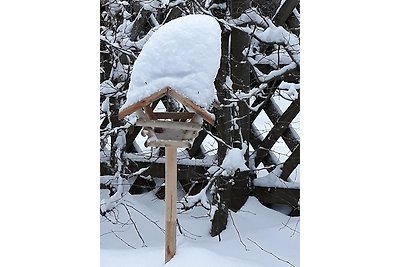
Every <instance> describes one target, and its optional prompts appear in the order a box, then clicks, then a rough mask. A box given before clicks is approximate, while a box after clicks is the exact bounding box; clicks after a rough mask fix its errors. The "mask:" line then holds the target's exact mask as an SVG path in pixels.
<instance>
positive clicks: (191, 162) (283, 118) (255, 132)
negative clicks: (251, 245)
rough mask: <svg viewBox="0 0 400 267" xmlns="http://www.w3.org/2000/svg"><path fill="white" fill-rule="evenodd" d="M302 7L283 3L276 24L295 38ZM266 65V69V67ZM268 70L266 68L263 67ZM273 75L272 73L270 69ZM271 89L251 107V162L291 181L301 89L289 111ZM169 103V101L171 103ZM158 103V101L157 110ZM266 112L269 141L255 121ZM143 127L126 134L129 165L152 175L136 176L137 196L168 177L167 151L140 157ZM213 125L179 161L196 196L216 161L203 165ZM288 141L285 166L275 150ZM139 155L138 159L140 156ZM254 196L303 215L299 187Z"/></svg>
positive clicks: (294, 77)
mask: <svg viewBox="0 0 400 267" xmlns="http://www.w3.org/2000/svg"><path fill="white" fill-rule="evenodd" d="M296 7H297V8H299V1H298V0H286V1H285V3H284V4H283V5H282V7H281V8H280V10H279V11H278V13H277V14H276V16H275V17H274V19H273V21H274V23H275V24H276V25H278V26H279V25H283V26H284V27H285V28H287V29H289V30H291V31H292V32H293V33H295V34H297V35H298V34H299V31H300V23H299V20H298V18H297V17H296V16H295V15H294V14H293V10H294V9H295V8H296ZM264 67H265V66H264ZM260 69H262V68H260ZM264 71H265V72H268V71H269V70H268V69H265V70H264ZM299 73H300V68H299V67H297V68H296V69H294V70H292V71H290V72H289V73H285V74H284V75H282V76H280V77H277V78H276V79H275V82H278V84H279V82H280V81H287V82H295V83H299V82H300V77H299ZM269 88H270V89H268V90H270V91H265V92H263V97H258V98H257V99H256V100H255V101H254V102H253V104H252V107H253V108H254V107H258V108H257V109H255V108H254V109H252V108H250V109H248V115H249V116H250V122H251V124H250V129H248V130H249V133H250V134H249V135H250V136H249V140H248V141H249V143H250V144H251V146H252V147H253V149H254V153H253V155H252V156H251V157H250V160H253V161H254V166H255V167H256V168H257V167H258V166H259V165H260V164H261V163H262V164H263V165H264V166H266V169H267V170H268V171H269V172H271V171H272V170H273V169H274V168H275V167H276V166H279V167H280V168H281V173H280V175H279V178H280V179H282V180H283V181H288V178H289V176H290V174H291V173H292V172H293V171H294V170H295V169H296V167H297V166H298V165H299V164H300V138H299V136H298V134H297V132H296V131H295V130H294V129H293V126H292V125H291V123H292V121H293V120H294V118H295V117H296V116H297V115H298V114H299V112H300V90H298V97H297V99H295V100H293V101H292V102H291V104H290V105H289V107H288V108H287V109H286V110H284V111H282V110H281V109H280V107H279V106H278V104H277V103H276V101H275V100H274V97H273V95H274V93H276V87H275V88H274V87H273V86H271V87H269ZM165 101H166V100H165ZM156 104H157V102H155V103H153V108H154V107H155V105H156ZM262 111H264V112H265V114H266V115H267V116H268V118H269V119H270V121H271V122H272V124H273V126H272V128H271V129H270V130H269V131H268V133H267V134H266V136H265V137H263V135H262V134H261V130H260V129H259V128H257V125H256V124H255V123H254V121H255V120H256V119H257V117H258V116H260V113H261V112H262ZM141 129H142V128H141V127H138V126H134V127H131V128H130V129H129V132H128V134H127V136H126V143H127V147H126V152H128V154H127V159H128V162H129V164H128V165H127V167H128V168H129V169H130V170H131V171H132V173H134V172H136V171H138V170H140V169H142V168H148V169H147V170H146V171H144V172H143V173H141V174H140V175H138V176H137V177H136V180H135V181H134V183H133V185H132V187H131V190H130V192H131V193H132V194H136V193H141V192H143V191H144V190H145V191H146V190H152V189H154V188H155V184H154V183H153V182H151V181H148V180H147V179H145V178H144V177H146V176H147V175H151V176H152V177H164V161H165V157H164V155H163V150H162V149H161V151H160V154H158V156H157V157H149V158H145V157H143V156H141V157H139V156H137V154H138V153H140V152H141V151H138V146H137V145H135V140H136V139H137V137H138V135H139V133H140V132H141ZM212 130H213V129H212V128H210V126H209V125H208V126H206V129H203V130H202V131H200V133H199V135H198V137H197V138H196V139H195V140H194V143H193V146H192V147H191V148H190V149H186V151H187V154H188V155H189V158H188V160H185V161H179V160H178V168H177V170H178V181H179V183H180V184H181V185H182V188H183V189H184V190H185V191H186V193H189V194H190V195H193V194H196V193H198V192H199V191H200V190H201V189H202V188H203V187H204V186H205V185H206V184H207V179H206V174H207V169H208V168H209V167H210V166H211V165H210V163H207V162H202V161H201V160H202V159H204V158H205V156H206V155H205V154H204V151H205V149H204V142H205V139H206V137H207V135H208V133H207V131H210V132H212ZM280 138H281V139H282V140H283V141H284V143H285V144H286V146H287V148H288V149H289V151H290V152H289V155H288V158H287V159H286V160H285V161H284V162H281V161H280V159H279V158H278V157H277V156H276V155H275V154H274V152H273V151H272V148H273V146H274V145H275V143H276V142H278V139H280ZM135 155H136V156H135ZM163 190H164V188H163V187H161V188H159V189H158V190H157V192H156V195H157V196H158V197H159V198H163V196H164V192H163ZM250 195H253V196H255V197H256V198H257V199H258V200H259V201H260V202H261V203H262V204H264V205H267V206H268V205H271V204H284V205H288V206H290V207H292V208H293V210H292V213H291V215H293V216H298V215H299V214H300V207H299V199H300V189H299V188H287V187H285V186H282V187H264V186H254V187H253V188H251V192H250Z"/></svg>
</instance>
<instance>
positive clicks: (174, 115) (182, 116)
mask: <svg viewBox="0 0 400 267" xmlns="http://www.w3.org/2000/svg"><path fill="white" fill-rule="evenodd" d="M153 114H154V115H155V119H162V120H166V119H172V120H190V119H192V118H193V116H194V114H195V113H193V112H154V113H153Z"/></svg>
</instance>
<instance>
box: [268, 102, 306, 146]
mask: <svg viewBox="0 0 400 267" xmlns="http://www.w3.org/2000/svg"><path fill="white" fill-rule="evenodd" d="M264 111H265V113H266V114H267V116H268V117H269V119H270V120H271V122H272V123H274V124H275V123H276V122H277V121H279V118H280V117H281V116H282V113H283V112H282V111H281V109H280V108H279V106H278V104H276V102H275V101H274V100H273V99H271V100H270V102H269V103H268V105H266V106H265V107H264ZM281 137H282V139H283V141H284V142H285V143H286V145H287V146H288V148H289V149H290V151H292V152H293V150H294V149H295V148H296V147H297V146H298V145H299V144H300V141H299V136H298V134H297V133H296V131H295V130H294V129H293V127H291V126H290V125H289V127H288V128H287V129H286V130H285V131H284V132H283V134H282V136H281Z"/></svg>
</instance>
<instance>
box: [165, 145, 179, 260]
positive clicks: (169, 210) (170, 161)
mask: <svg viewBox="0 0 400 267" xmlns="http://www.w3.org/2000/svg"><path fill="white" fill-rule="evenodd" d="M165 154H166V164H165V180H166V181H165V263H167V262H169V261H170V260H171V259H172V257H173V256H174V255H175V252H176V189H177V188H176V185H177V177H176V147H174V146H167V147H166V148H165Z"/></svg>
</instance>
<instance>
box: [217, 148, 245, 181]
mask: <svg viewBox="0 0 400 267" xmlns="http://www.w3.org/2000/svg"><path fill="white" fill-rule="evenodd" d="M244 151H246V148H244V149H239V148H232V149H229V150H228V151H227V152H226V156H225V158H224V161H223V162H222V164H221V168H222V169H224V171H223V172H222V175H223V176H233V175H234V174H235V171H237V170H238V169H239V170H240V171H247V170H249V168H248V167H247V166H246V164H245V162H246V161H245V159H244Z"/></svg>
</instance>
